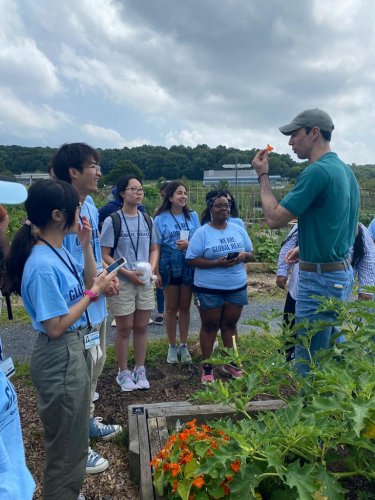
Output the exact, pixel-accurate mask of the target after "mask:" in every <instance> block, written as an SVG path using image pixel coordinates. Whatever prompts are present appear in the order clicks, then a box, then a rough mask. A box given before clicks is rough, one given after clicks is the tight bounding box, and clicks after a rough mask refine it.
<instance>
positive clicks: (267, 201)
mask: <svg viewBox="0 0 375 500" xmlns="http://www.w3.org/2000/svg"><path fill="white" fill-rule="evenodd" d="M252 165H253V167H254V170H255V172H256V173H257V175H258V180H259V184H260V199H261V202H262V207H263V212H264V215H265V218H266V223H267V224H268V225H269V227H270V228H271V229H277V228H280V227H284V226H286V225H287V223H288V222H289V221H290V220H292V219H294V218H295V215H293V214H292V213H291V212H289V210H287V209H286V208H284V207H283V206H281V205H280V204H279V202H278V201H277V200H276V198H275V197H274V195H273V194H272V189H271V184H270V180H269V176H268V168H269V167H268V151H267V150H266V149H263V150H261V151H258V153H257V154H256V155H255V158H254V159H253V162H252Z"/></svg>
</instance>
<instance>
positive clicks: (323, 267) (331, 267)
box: [299, 260, 349, 273]
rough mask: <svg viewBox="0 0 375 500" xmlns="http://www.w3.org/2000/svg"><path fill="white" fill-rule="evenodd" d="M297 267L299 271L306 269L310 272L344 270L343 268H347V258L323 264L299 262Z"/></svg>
mask: <svg viewBox="0 0 375 500" xmlns="http://www.w3.org/2000/svg"><path fill="white" fill-rule="evenodd" d="M299 268H300V270H301V271H308V272H310V273H318V272H321V273H330V272H332V271H345V269H349V263H348V261H347V260H342V261H341V262H327V263H325V264H313V263H312V262H300V263H299Z"/></svg>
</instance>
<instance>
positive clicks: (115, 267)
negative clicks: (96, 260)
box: [106, 257, 126, 274]
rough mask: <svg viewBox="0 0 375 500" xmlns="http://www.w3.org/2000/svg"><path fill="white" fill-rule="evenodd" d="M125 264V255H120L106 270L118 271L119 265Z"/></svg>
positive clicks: (108, 271)
mask: <svg viewBox="0 0 375 500" xmlns="http://www.w3.org/2000/svg"><path fill="white" fill-rule="evenodd" d="M125 264H126V259H125V257H120V258H119V259H118V260H116V261H115V262H113V263H112V264H111V265H110V266H108V267H107V269H106V271H107V273H108V274H109V273H111V272H112V271H118V270H119V269H120V267H122V266H124V265H125Z"/></svg>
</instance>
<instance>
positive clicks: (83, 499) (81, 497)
mask: <svg viewBox="0 0 375 500" xmlns="http://www.w3.org/2000/svg"><path fill="white" fill-rule="evenodd" d="M85 498H86V497H85V495H84V494H83V493H80V494H79V495H78V497H77V500H85Z"/></svg>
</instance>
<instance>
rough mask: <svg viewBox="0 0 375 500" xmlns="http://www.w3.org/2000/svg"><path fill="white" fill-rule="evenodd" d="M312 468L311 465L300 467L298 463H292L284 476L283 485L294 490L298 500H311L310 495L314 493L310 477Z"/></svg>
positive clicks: (313, 485) (314, 487)
mask: <svg viewBox="0 0 375 500" xmlns="http://www.w3.org/2000/svg"><path fill="white" fill-rule="evenodd" d="M314 467H315V466H314V465H312V464H305V465H303V466H302V467H301V466H300V465H299V463H298V462H293V463H292V464H290V465H289V467H288V470H287V472H285V474H284V475H285V483H286V484H287V485H288V486H289V487H290V488H296V490H297V492H298V498H299V499H300V500H311V497H312V494H313V493H314V492H315V491H316V485H315V484H314V481H313V477H312V473H313V471H314Z"/></svg>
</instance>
